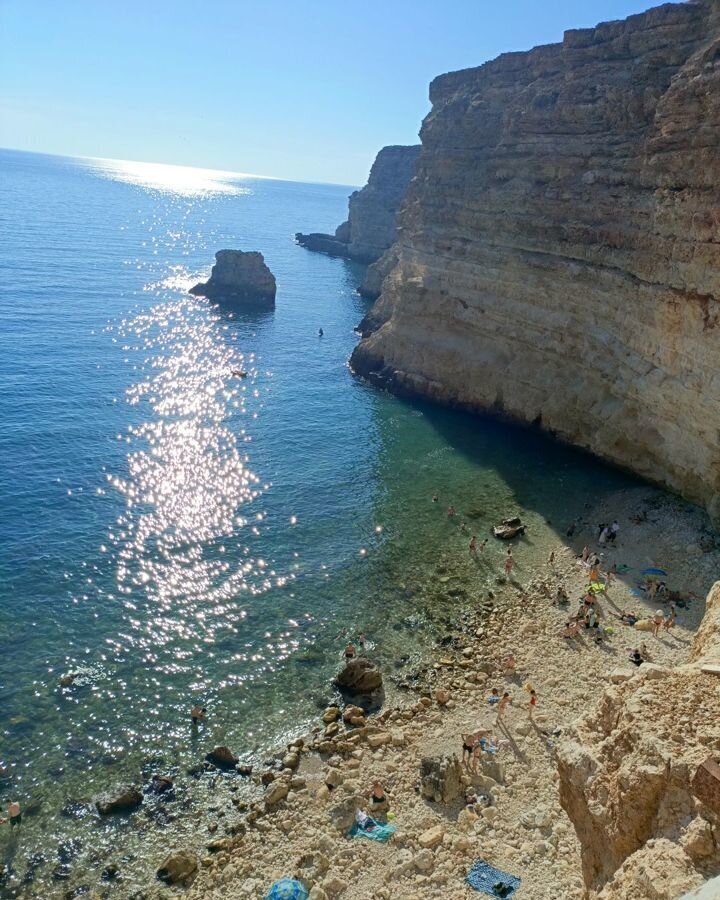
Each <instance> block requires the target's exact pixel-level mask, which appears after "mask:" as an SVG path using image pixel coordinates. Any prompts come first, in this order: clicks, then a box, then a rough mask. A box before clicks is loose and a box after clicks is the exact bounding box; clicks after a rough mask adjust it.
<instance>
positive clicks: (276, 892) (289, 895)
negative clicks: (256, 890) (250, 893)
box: [265, 878, 308, 900]
mask: <svg viewBox="0 0 720 900" xmlns="http://www.w3.org/2000/svg"><path fill="white" fill-rule="evenodd" d="M265 900H308V892H307V890H306V889H305V885H303V884H301V883H300V882H299V881H295V879H294V878H281V879H280V881H276V882H275V884H274V885H273V886H272V887H271V888H270V890H269V891H268V892H267V894H265Z"/></svg>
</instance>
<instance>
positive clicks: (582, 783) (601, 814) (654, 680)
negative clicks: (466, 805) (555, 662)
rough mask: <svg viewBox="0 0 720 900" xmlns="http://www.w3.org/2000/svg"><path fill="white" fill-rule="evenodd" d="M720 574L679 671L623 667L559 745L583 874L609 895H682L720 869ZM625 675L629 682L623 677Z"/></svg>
mask: <svg viewBox="0 0 720 900" xmlns="http://www.w3.org/2000/svg"><path fill="white" fill-rule="evenodd" d="M707 663H720V582H716V584H715V585H714V586H713V589H712V590H711V592H710V595H709V596H708V600H707V613H706V615H705V619H704V621H703V625H702V627H701V629H700V631H699V632H698V635H697V637H696V639H695V641H694V644H693V650H692V655H691V662H690V663H689V664H688V665H685V666H680V667H678V668H677V669H664V668H661V667H660V666H652V665H643V666H641V667H640V668H639V669H637V670H636V671H634V672H632V673H630V672H628V673H621V672H618V673H617V674H616V675H615V676H614V680H615V681H617V682H618V683H616V684H611V685H610V686H608V687H607V689H606V690H605V692H604V694H603V695H602V697H601V699H600V700H599V702H598V704H597V706H596V707H595V708H594V709H593V710H592V711H591V712H590V713H589V714H588V716H587V717H586V718H584V719H582V720H581V721H580V722H578V723H576V725H575V726H574V728H573V729H571V731H570V732H569V734H568V735H567V738H566V740H565V741H564V742H563V744H562V745H561V746H560V748H559V752H558V769H559V775H560V782H559V784H560V802H561V804H562V806H563V807H564V809H565V810H566V812H567V814H568V816H569V817H570V819H571V821H572V822H573V825H574V826H575V829H576V831H577V835H578V838H579V840H580V842H581V845H582V856H583V874H584V877H585V883H586V886H587V888H588V890H589V891H591V893H592V896H598V897H600V898H603V900H675V898H677V897H679V896H680V895H681V894H682V893H684V892H685V891H687V890H689V889H691V888H693V887H696V886H698V885H699V884H702V882H703V881H704V880H705V879H706V878H708V877H712V876H715V875H717V874H718V873H719V872H720V781H718V782H717V791H716V793H713V785H712V778H710V779H709V780H707V779H706V780H705V782H704V783H703V785H700V786H699V785H698V782H697V780H696V777H697V772H698V769H699V767H701V766H702V765H703V763H705V761H706V760H708V759H716V760H720V720H718V716H717V710H718V708H720V676H718V675H715V674H711V673H709V672H706V671H703V666H704V665H706V664H707ZM621 679H622V680H621Z"/></svg>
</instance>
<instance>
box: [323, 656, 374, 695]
mask: <svg viewBox="0 0 720 900" xmlns="http://www.w3.org/2000/svg"><path fill="white" fill-rule="evenodd" d="M335 684H336V685H337V686H338V687H339V688H340V690H341V691H344V692H346V693H348V694H354V695H357V694H372V693H374V692H375V691H379V690H380V688H381V687H382V685H383V679H382V674H381V673H380V670H379V669H377V668H376V667H375V665H374V664H373V663H372V662H370V660H369V659H367V658H366V657H364V656H361V657H360V658H359V659H351V660H350V661H349V662H347V663H346V664H345V666H344V668H343V669H342V670H341V671H340V672H339V674H338V676H337V678H336V679H335Z"/></svg>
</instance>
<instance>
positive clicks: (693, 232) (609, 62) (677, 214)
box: [352, 0, 720, 521]
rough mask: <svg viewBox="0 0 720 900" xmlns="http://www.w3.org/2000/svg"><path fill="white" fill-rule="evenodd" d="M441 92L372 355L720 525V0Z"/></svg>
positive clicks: (486, 71) (367, 362) (596, 35)
mask: <svg viewBox="0 0 720 900" xmlns="http://www.w3.org/2000/svg"><path fill="white" fill-rule="evenodd" d="M430 99H431V101H432V110H431V112H430V114H429V115H428V116H427V118H426V119H425V121H424V123H423V127H422V132H421V138H422V152H421V156H420V159H419V162H418V166H417V171H416V175H415V177H414V179H413V181H412V182H411V184H410V187H409V191H408V196H407V198H406V201H405V204H404V206H403V211H402V212H401V216H400V233H399V238H398V241H397V243H396V245H395V246H394V248H393V251H392V252H393V254H394V261H391V263H390V265H389V271H388V272H387V273H385V274H384V282H383V287H382V295H381V297H380V299H379V300H378V302H377V303H376V304H375V306H374V308H373V310H372V313H371V315H370V316H369V317H368V319H367V320H366V322H365V323H364V327H363V331H364V333H365V335H366V337H365V339H364V340H363V341H362V342H361V343H360V345H359V346H358V347H357V348H356V350H355V352H354V354H353V357H352V365H353V367H354V369H355V370H356V371H357V372H358V373H361V374H363V375H369V376H373V377H375V378H377V379H379V380H380V381H381V382H382V383H383V384H386V385H388V386H390V387H392V388H394V389H396V390H398V391H406V392H410V393H413V394H417V395H423V396H426V397H429V398H432V399H434V400H437V401H440V402H442V403H447V404H456V405H460V406H463V407H465V408H468V409H471V410H490V411H496V412H498V413H500V414H505V415H508V416H511V417H513V418H515V419H518V420H521V421H524V422H528V423H538V424H541V425H542V426H543V427H544V428H546V429H548V430H549V431H551V432H554V433H556V434H557V435H559V436H560V437H562V438H563V439H565V440H567V441H570V442H572V443H574V444H577V445H580V446H582V447H586V448H588V449H590V450H591V451H593V452H594V453H597V454H598V455H600V456H602V457H604V458H606V459H608V460H611V461H612V462H615V463H618V464H621V465H623V466H627V467H629V468H631V469H633V470H635V471H636V472H638V473H639V474H641V475H642V476H645V477H647V478H649V479H652V480H653V481H656V482H658V483H661V484H664V485H667V486H669V487H671V488H672V489H674V490H676V491H679V492H681V493H682V494H684V495H685V496H686V497H688V498H690V499H692V500H694V501H697V502H702V503H703V504H705V505H706V506H707V507H708V509H709V510H710V511H711V513H712V514H713V515H714V517H715V519H716V521H718V520H720V443H719V442H718V440H717V432H718V426H720V378H719V377H718V375H717V373H718V371H720V339H719V336H720V303H719V298H720V241H719V237H720V213H719V212H718V210H719V209H720V178H719V176H720V154H719V153H718V126H720V6H718V3H717V2H716V0H697V2H691V3H686V4H666V5H664V6H659V7H657V8H655V9H651V10H649V11H648V12H646V13H643V14H642V15H636V16H632V17H630V18H628V19H627V20H625V21H619V22H609V23H605V24H602V25H598V26H597V27H596V28H590V29H583V30H578V31H569V32H567V33H566V34H565V37H564V40H563V42H562V43H561V44H555V45H549V46H542V47H537V48H535V49H533V50H530V51H529V52H524V53H508V54H504V55H502V56H500V57H498V58H497V59H495V60H493V61H491V62H488V63H486V64H485V65H483V66H480V67H479V68H476V69H468V70H465V71H460V72H452V73H450V74H447V75H443V76H440V77H439V78H436V79H435V80H434V81H433V82H432V84H431V86H430ZM370 332H372V333H370Z"/></svg>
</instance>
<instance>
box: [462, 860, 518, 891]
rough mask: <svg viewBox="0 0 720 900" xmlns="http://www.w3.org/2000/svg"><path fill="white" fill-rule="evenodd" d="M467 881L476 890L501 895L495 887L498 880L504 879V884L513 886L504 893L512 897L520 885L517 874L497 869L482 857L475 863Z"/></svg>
mask: <svg viewBox="0 0 720 900" xmlns="http://www.w3.org/2000/svg"><path fill="white" fill-rule="evenodd" d="M465 881H467V883H468V884H469V885H470V887H471V888H475V890H476V891H482V892H483V893H484V894H489V895H490V896H491V897H498V896H500V895H499V894H497V893H496V892H495V890H494V889H493V887H494V885H496V884H497V883H498V881H502V883H503V884H509V885H510V886H511V889H510V890H509V891H508V892H507V894H504V895H502V896H504V897H512V895H513V894H514V893H515V891H516V890H517V889H518V888H519V887H520V879H519V878H516V877H515V875H508V873H507V872H503V871H502V869H496V868H495V866H491V865H490V864H489V863H486V862H483V861H482V860H481V859H480V860H478V861H477V862H476V863H474V864H473V866H472V868H471V869H470V871H469V872H468V874H467V878H466V879H465Z"/></svg>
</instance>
